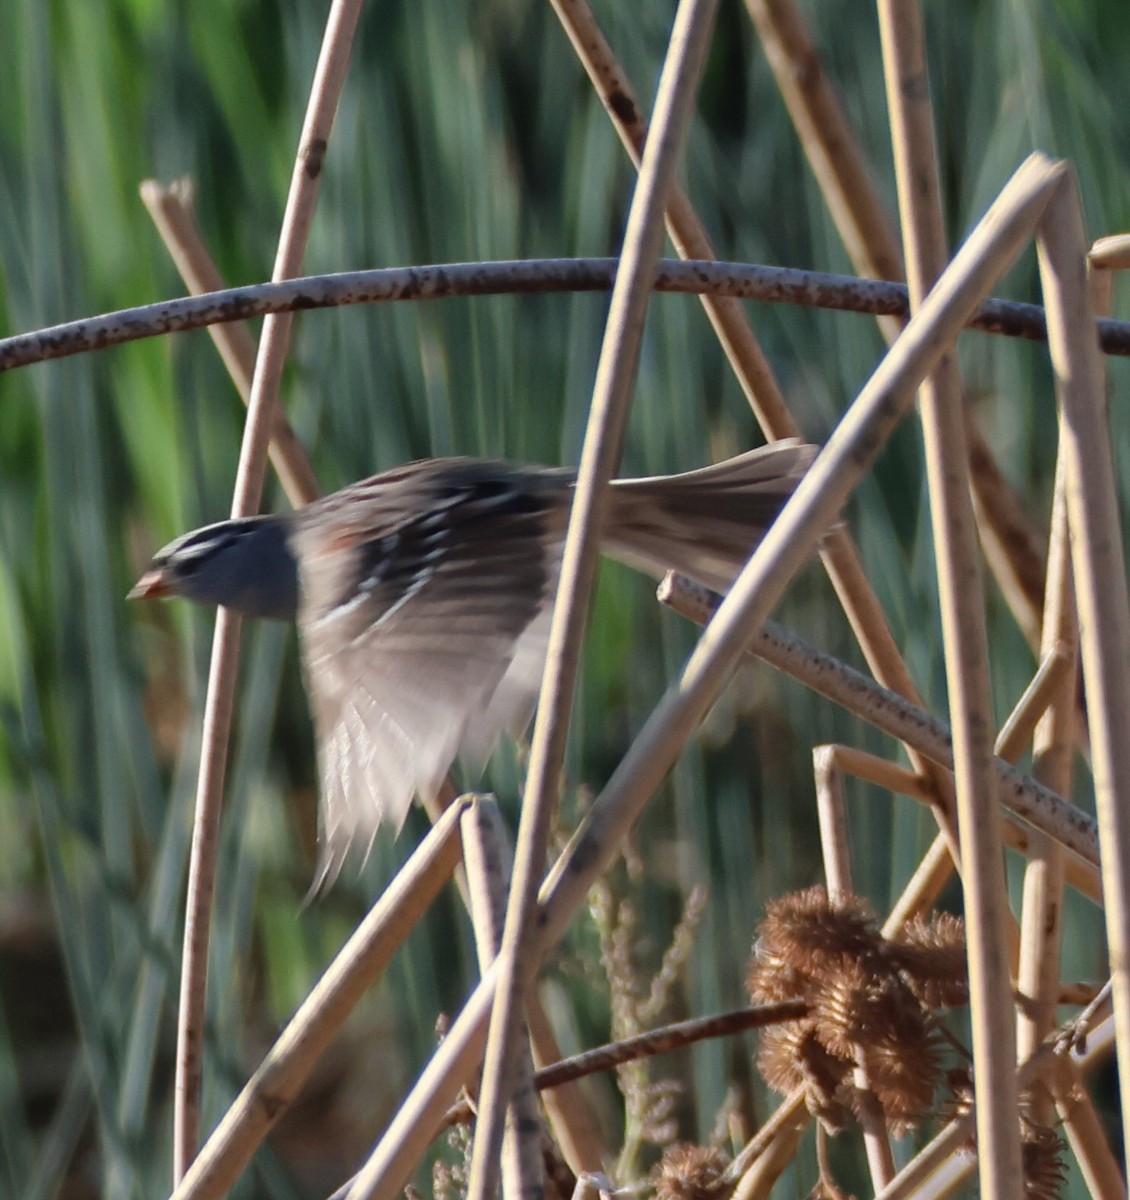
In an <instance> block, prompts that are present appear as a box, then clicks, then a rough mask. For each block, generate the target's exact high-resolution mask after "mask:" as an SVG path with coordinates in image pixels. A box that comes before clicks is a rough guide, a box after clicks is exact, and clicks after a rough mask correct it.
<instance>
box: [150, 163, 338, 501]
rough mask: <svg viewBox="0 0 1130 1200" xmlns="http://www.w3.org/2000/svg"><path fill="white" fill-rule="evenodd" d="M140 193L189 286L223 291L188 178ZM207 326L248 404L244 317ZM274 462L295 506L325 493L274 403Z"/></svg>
mask: <svg viewBox="0 0 1130 1200" xmlns="http://www.w3.org/2000/svg"><path fill="white" fill-rule="evenodd" d="M140 191H141V199H142V202H143V203H144V205H145V207H146V208H147V209H148V210H149V215H150V217H152V218H153V224H154V225H156V227H157V231H158V233H160V235H161V240H162V241H163V242H164V243H165V248H166V249H167V250H168V251H169V255H170V256H171V258H172V260H173V262H174V263H175V264H176V268H177V270H178V271H179V272H180V274H181V278H182V279H183V280H184V281H185V283H186V284H187V285H188V290H189V292H190V293H191V294H192V295H194V296H200V295H203V294H205V293H207V292H218V291H220V290H221V289H222V288H223V287H224V281H223V278H222V277H221V275H220V272H219V271H218V270H217V268H216V264H215V263H214V262H213V261H212V256H211V255H210V254H209V253H208V249H207V247H206V246H205V245H204V240H203V238H202V237H201V236H200V230H199V229H198V228H197V225H196V217H195V215H194V213H193V211H192V204H191V201H190V199H189V187H188V184H187V181H185V180H181V181H180V182H179V183H175V184H173V185H172V186H171V187H166V186H164V185H163V184H160V183H158V182H157V181H156V180H155V179H146V180H144V181H143V182H142V184H141V188H140ZM208 332H209V333H210V334H211V336H212V341H213V342H214V343H215V345H216V349H217V350H218V351H219V352H220V357H221V358H222V359H223V361H224V366H225V367H227V370H228V374H229V375H230V376H231V378H232V380H233V382H234V383H235V386H236V391H237V392H238V393H239V395H240V397H241V398H242V400H243V402H244V404H246V403H247V402H248V401H249V400H250V399H251V381H252V377H253V376H254V374H255V343H254V341H253V340H252V338H251V334H250V333H248V331H247V326H246V325H245V324H244V323H243V322H230V323H227V324H224V325H211V326H209V328H208ZM270 455H271V462H272V463H273V464H274V468H275V470H276V471H277V472H278V476H279V479H280V480H281V481H282V485H283V490H284V491H285V492H286V496H287V499H288V500H289V501H290V502H291V504H292V505H293V506H294V507H295V508H301V507H302V505H304V504H309V503H310V501H311V500H316V499H317V498H318V497H319V496H320V495H321V494H322V493H321V489H320V488H319V487H318V480H317V478H316V476H315V475H314V468H313V467H312V466H311V465H310V459H309V457H308V456H307V454H306V451H305V449H304V448H303V446H302V443H301V442H300V441H299V440H298V435H297V434H296V433H295V432H294V429H293V428H292V426H291V424H290V422H289V421H288V420H287V418H286V413H284V412H283V411H282V409H281V408H279V407H278V406H277V405H276V406H275V408H274V416H273V427H272V429H271V448H270Z"/></svg>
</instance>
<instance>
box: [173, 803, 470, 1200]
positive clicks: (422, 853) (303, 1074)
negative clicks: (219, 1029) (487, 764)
mask: <svg viewBox="0 0 1130 1200" xmlns="http://www.w3.org/2000/svg"><path fill="white" fill-rule="evenodd" d="M468 807H472V808H473V807H474V804H473V802H472V800H471V798H470V797H467V798H464V799H463V800H460V801H459V802H458V803H457V804H456V805H454V806H453V807H452V808H450V809H449V810H448V812H447V813H446V814H445V815H444V816H443V817H442V818H441V819H440V821H439V822H437V823H436V825H434V826H433V827H432V829H431V830H430V831H429V832H428V834H427V836H426V837H425V838H424V840H423V841H422V842H421V843H420V845H419V846H418V847H417V848H416V850H415V851H413V853H412V856H411V857H410V858H409V860H408V861H407V862H406V863H405V864H404V866H403V867H402V868H401V869H400V871H399V872H398V873H397V875H396V877H395V878H394V879H393V880H392V882H391V883H390V884H389V886H388V887H387V888H386V889H385V891H384V892H383V894H382V895H381V897H380V899H379V900H378V901H377V902H376V904H374V905H373V907H372V908H371V909H370V910H369V913H368V915H367V916H366V917H365V919H364V920H363V921H362V922H361V924H360V925H358V927H357V929H356V930H354V932H353V933H352V934H351V935H350V938H349V940H348V941H347V942H346V943H345V945H344V946H343V947H342V948H341V950H340V951H339V952H338V954H337V956H336V957H335V959H334V960H333V962H332V963H331V964H330V965H329V967H327V968H326V971H325V973H324V974H323V975H322V978H321V979H320V980H319V981H318V983H317V984H316V985H315V986H314V988H313V989H312V990H311V992H310V993H309V995H308V996H307V997H306V999H305V1000H304V1001H303V1002H302V1004H301V1006H300V1007H299V1009H298V1011H297V1012H296V1013H295V1014H294V1016H293V1017H292V1018H291V1020H290V1022H289V1023H288V1025H287V1027H286V1029H284V1030H283V1032H282V1034H281V1035H280V1036H279V1038H278V1040H277V1041H276V1042H275V1044H274V1046H273V1047H272V1048H271V1050H270V1051H269V1052H268V1053H267V1055H266V1057H265V1058H264V1059H263V1062H262V1063H261V1064H260V1066H259V1068H258V1070H257V1071H256V1072H255V1074H254V1075H252V1077H251V1078H250V1079H249V1080H248V1082H247V1084H246V1085H245V1086H244V1088H243V1091H242V1092H241V1093H240V1095H239V1096H238V1098H237V1099H236V1101H235V1102H234V1103H233V1104H232V1106H231V1108H229V1110H228V1112H227V1114H226V1115H225V1117H224V1119H223V1120H222V1121H221V1122H220V1124H219V1125H218V1126H217V1128H216V1129H215V1131H214V1132H213V1133H212V1135H211V1137H210V1138H209V1139H208V1141H207V1143H206V1145H205V1146H204V1148H203V1149H202V1150H201V1152H200V1154H199V1155H198V1156H197V1157H196V1159H195V1160H194V1161H193V1163H192V1165H191V1166H190V1168H189V1170H188V1173H187V1174H186V1175H185V1177H184V1178H183V1179H182V1180H181V1181H180V1183H179V1185H178V1186H177V1189H176V1191H175V1192H174V1193H173V1195H174V1197H175V1200H213V1198H214V1197H219V1196H222V1195H226V1194H227V1191H228V1189H229V1188H231V1186H232V1185H233V1184H234V1183H235V1181H236V1179H237V1178H238V1177H239V1174H240V1172H241V1171H242V1170H243V1168H244V1167H245V1166H246V1165H247V1163H248V1162H249V1161H250V1160H251V1156H252V1155H253V1154H254V1152H255V1150H256V1148H257V1147H258V1146H259V1145H260V1143H261V1142H262V1141H263V1139H264V1137H266V1135H267V1134H268V1133H269V1132H270V1130H271V1127H272V1126H273V1125H274V1123H275V1121H276V1120H278V1118H279V1116H280V1115H281V1114H282V1113H283V1112H284V1111H285V1109H286V1106H287V1105H288V1104H289V1103H290V1101H291V1100H293V1099H294V1097H295V1096H296V1095H297V1094H298V1091H299V1089H300V1088H301V1086H302V1084H303V1082H304V1081H305V1080H306V1079H307V1077H308V1076H309V1074H310V1071H311V1070H312V1068H313V1067H314V1065H315V1063H316V1062H317V1061H318V1059H319V1058H320V1056H321V1055H322V1054H323V1052H324V1051H325V1049H326V1047H327V1046H328V1045H329V1044H330V1041H331V1040H332V1038H333V1037H334V1035H335V1034H336V1033H337V1032H338V1030H339V1029H340V1028H341V1026H342V1024H343V1023H344V1022H345V1019H346V1018H347V1017H348V1016H349V1014H350V1012H351V1011H352V1010H353V1008H354V1007H355V1006H356V1004H357V1001H358V1000H359V999H360V998H361V997H362V996H363V995H364V994H365V992H366V991H367V990H368V989H369V988H370V987H371V986H372V983H373V981H374V980H375V979H376V978H377V976H378V975H379V974H380V973H381V971H383V970H384V967H385V964H386V963H387V962H388V960H389V958H390V957H391V955H392V953H393V951H395V949H396V948H397V947H398V946H399V945H400V944H401V942H403V941H404V939H405V937H407V935H408V934H409V933H410V932H411V930H412V929H413V928H414V927H415V925H416V923H417V922H418V921H419V919H420V917H421V916H422V914H423V913H424V912H425V911H426V910H427V908H428V906H429V905H430V904H431V902H432V901H433V900H434V899H435V897H436V896H437V895H438V893H439V891H440V889H441V888H442V887H443V886H444V885H445V884H446V882H447V880H448V879H449V878H450V877H451V872H452V871H453V870H454V868H455V865H456V863H457V862H458V861H459V852H460V839H459V821H460V819H461V817H462V815H463V813H464V811H465V810H466V809H467V808H468Z"/></svg>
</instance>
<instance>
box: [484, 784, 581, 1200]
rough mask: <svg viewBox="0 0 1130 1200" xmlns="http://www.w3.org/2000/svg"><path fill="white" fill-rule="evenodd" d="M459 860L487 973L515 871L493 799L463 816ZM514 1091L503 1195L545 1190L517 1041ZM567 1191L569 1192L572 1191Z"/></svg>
mask: <svg viewBox="0 0 1130 1200" xmlns="http://www.w3.org/2000/svg"><path fill="white" fill-rule="evenodd" d="M461 824H462V830H463V862H464V865H465V867H466V870H467V885H468V892H469V895H470V900H471V921H472V923H473V925H474V928H475V951H476V953H477V955H478V959H479V970H480V971H486V970H488V969H489V967H490V964H491V963H492V962H494V960H495V958H496V957H497V956H498V950H499V947H500V945H501V944H502V932H503V927H504V924H505V921H506V897H507V893H508V891H509V887H510V878H511V876H512V875H513V873H514V855H513V852H512V851H511V849H510V840H509V835H508V833H507V831H506V825H505V823H504V822H503V820H502V816H501V814H500V813H499V811H498V804H497V803H496V802H495V799H494V797H493V796H485V797H482V798H481V802H480V803H479V804H477V805H476V806H475V807H474V808H473V809H469V810H468V811H467V812H465V813H464V814H463V820H462V823H461ZM513 1053H514V1056H515V1060H516V1061H515V1062H514V1064H513V1068H512V1070H513V1080H514V1090H513V1092H512V1094H511V1096H510V1109H511V1111H510V1114H509V1116H508V1117H507V1120H506V1127H505V1130H504V1133H503V1138H502V1154H501V1176H502V1191H503V1195H505V1196H520V1195H523V1194H526V1193H529V1194H537V1193H539V1192H544V1190H545V1166H544V1163H543V1161H542V1152H541V1145H542V1137H543V1131H542V1126H541V1117H540V1114H539V1112H538V1100H537V1092H536V1091H535V1087H534V1064H533V1060H532V1059H531V1057H530V1043H529V1040H528V1039H527V1038H520V1039H519V1040H518V1041H516V1042H515V1044H514V1047H513ZM570 1190H571V1189H570Z"/></svg>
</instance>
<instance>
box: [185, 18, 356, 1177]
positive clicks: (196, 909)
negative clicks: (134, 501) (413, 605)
mask: <svg viewBox="0 0 1130 1200" xmlns="http://www.w3.org/2000/svg"><path fill="white" fill-rule="evenodd" d="M360 7H361V5H360V0H334V4H333V6H332V8H331V9H330V13H329V17H328V19H327V22H326V30H325V34H324V37H323V42H322V48H321V52H320V54H319V57H318V64H317V67H316V68H315V72H314V82H313V85H312V87H311V92H310V100H309V103H308V105H307V109H306V118H305V121H304V123H303V128H302V134H301V138H300V140H299V147H298V155H297V159H296V161H295V166H294V172H293V175H292V177H291V185H290V192H289V194H288V196H287V204H286V211H285V213H284V215H283V224H282V230H281V232H280V235H279V245H278V251H277V253H276V256H275V265H274V269H273V271H272V278H274V279H283V278H287V277H290V276H293V275H296V274H297V273H298V271H299V269H300V267H301V265H302V256H303V253H304V251H305V246H306V238H307V235H308V233H309V229H310V221H311V219H312V215H313V210H314V203H315V200H316V198H317V191H318V182H319V180H320V178H321V174H322V170H321V168H322V161H323V159H324V157H325V152H326V141H327V139H328V138H329V133H330V127H331V126H332V124H333V116H334V112H335V110H336V108H337V101H338V97H339V95H340V93H341V87H342V84H343V83H344V80H345V71H346V67H347V65H348V62H349V52H350V49H351V47H352V43H353V31H354V28H355V26H356V21H357V17H358V14H359V12H360ZM291 320H292V318H291V317H290V315H288V314H287V315H284V314H276V315H273V316H270V317H268V318H267V320H266V321H265V322H264V324H263V333H262V338H261V340H260V343H259V355H258V357H257V359H256V362H255V376H254V379H253V381H252V385H251V397H250V400H249V402H248V408H247V422H246V424H245V426H244V431H243V442H242V444H241V446H240V454H239V466H238V469H237V472H236V480H235V489H234V495H233V497H232V516H236V517H238V516H246V515H248V514H250V513H253V512H255V511H256V509H257V508H258V507H259V497H260V494H261V492H262V487H263V476H264V474H265V470H266V461H267V447H268V444H269V442H270V436H271V428H272V424H273V421H274V417H273V413H274V407H275V403H276V399H277V396H278V388H279V382H280V380H281V379H282V372H283V365H284V363H285V360H286V353H287V349H288V346H289V344H290V325H291ZM239 630H240V619H239V616H238V614H236V613H235V612H234V611H233V610H231V609H228V608H221V609H219V610H218V612H217V614H216V627H215V632H214V634H213V642H212V661H211V664H210V668H209V674H208V693H207V699H206V700H205V705H204V736H203V742H202V747H201V769H200V777H199V781H198V784H197V792H196V809H195V816H194V820H193V836H192V853H191V858H190V861H189V869H188V888H187V896H186V900H185V933H184V948H183V954H182V961H181V992H180V1005H179V1009H178V1015H177V1060H176V1085H175V1090H174V1116H173V1176H174V1180H180V1179H181V1178H182V1177H183V1176H184V1173H185V1171H186V1170H187V1168H188V1165H189V1163H190V1162H191V1161H192V1157H193V1155H194V1154H195V1153H196V1146H197V1143H198V1141H199V1134H200V1084H201V1073H202V1068H203V1053H202V1050H203V1029H204V1009H205V995H206V987H207V974H208V945H209V929H210V925H211V919H212V895H213V892H214V890H215V873H216V848H217V844H218V841H219V832H218V831H219V823H220V808H221V801H222V797H223V790H224V770H225V765H226V759H227V750H228V740H229V737H230V733H231V717H232V709H233V706H234V697H235V681H236V670H237V666H238V658H239Z"/></svg>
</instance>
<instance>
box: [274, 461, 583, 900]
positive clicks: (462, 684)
mask: <svg viewBox="0 0 1130 1200" xmlns="http://www.w3.org/2000/svg"><path fill="white" fill-rule="evenodd" d="M499 470H500V468H499V465H498V464H469V465H468V467H467V468H466V469H465V471H464V472H463V475H462V477H457V478H456V479H455V480H452V479H451V478H450V467H449V468H448V472H447V476H445V479H444V484H443V488H442V491H436V490H434V489H433V490H427V489H425V490H427V494H425V495H417V496H415V497H412V496H406V497H400V496H396V497H389V499H396V500H401V499H403V500H404V501H405V503H404V504H403V505H401V504H388V505H384V504H374V505H363V506H361V507H360V508H358V507H357V506H350V505H348V504H346V505H344V506H342V505H341V502H340V500H339V501H338V516H339V519H337V520H335V521H333V523H332V526H331V527H330V528H329V529H327V527H326V526H323V527H322V528H321V529H320V530H316V531H311V529H310V527H309V526H306V527H300V528H299V530H298V531H297V533H296V537H297V539H298V541H299V544H298V546H297V549H298V560H299V562H300V564H301V566H300V582H301V592H302V599H301V606H300V614H299V628H300V632H301V639H302V650H303V659H304V665H305V670H306V677H307V690H308V691H309V694H310V700H311V706H312V708H313V712H314V720H315V726H316V729H317V735H318V747H319V756H320V764H321V773H322V806H321V826H322V828H321V835H322V861H321V864H320V871H319V879H318V884H317V885H316V886H321V884H322V883H324V882H325V881H327V880H329V879H332V877H333V876H335V875H336V874H337V872H338V871H339V870H340V868H341V865H342V862H343V861H344V859H345V857H346V855H347V853H348V851H349V848H350V847H351V846H354V845H361V846H362V847H365V848H367V847H369V846H371V844H372V839H373V837H374V835H375V834H376V831H377V829H378V828H379V827H380V826H381V825H382V824H387V825H390V826H392V828H393V830H394V831H395V830H398V829H399V828H400V826H401V825H402V824H403V821H404V818H405V815H406V814H407V811H408V807H409V805H410V804H411V802H412V798H413V796H414V795H416V794H417V793H419V794H423V795H434V794H435V792H436V791H437V790H438V788H439V785H440V784H441V782H442V780H443V778H444V776H445V775H446V774H447V772H448V770H449V768H450V767H451V764H452V761H453V760H454V759H455V757H456V755H457V754H458V753H459V752H460V750H461V749H463V748H466V749H468V750H469V751H470V752H472V753H474V754H476V755H478V756H481V757H485V756H486V754H488V753H489V751H490V749H491V747H492V746H493V744H494V742H495V740H496V739H497V737H498V735H499V733H500V732H501V731H502V729H503V728H506V727H508V726H509V727H512V726H513V725H514V724H516V723H518V722H519V721H524V720H528V717H529V714H530V712H531V711H532V705H533V701H534V699H535V697H536V689H537V686H538V681H539V678H540V672H541V664H542V662H543V660H544V654H545V645H544V642H545V633H546V632H547V629H548V622H547V621H545V620H541V621H538V620H537V618H538V616H539V614H540V613H541V612H542V610H543V609H545V608H546V607H547V606H548V604H549V602H550V600H551V599H552V591H553V588H554V586H555V585H556V573H557V563H558V559H559V540H560V529H561V523H562V521H563V513H562V512H560V507H561V501H562V499H563V498H564V489H563V488H562V487H561V485H560V484H557V483H556V482H554V483H553V485H552V486H544V485H543V486H533V487H531V486H528V481H527V479H526V475H527V473H525V472H522V473H519V472H513V471H512V472H509V473H508V474H506V475H503V476H502V477H501V478H500V475H499ZM379 478H380V477H378V480H379ZM376 482H377V481H368V482H367V483H366V484H361V485H357V486H358V487H359V488H364V487H368V488H370V489H371V488H372V487H373V486H374V484H375V483H376ZM428 482H429V481H428V479H427V478H426V476H425V478H424V479H422V480H420V481H419V482H418V484H417V486H424V485H426V484H428ZM536 482H538V483H541V480H540V478H539V479H537V480H536ZM361 509H364V510H367V512H368V514H369V515H370V516H371V515H372V513H374V512H377V513H379V514H380V520H379V523H374V522H373V521H371V520H370V521H368V522H362V523H359V522H358V513H359V511H361ZM419 513H422V514H424V515H423V516H418V515H413V514H419ZM330 515H331V514H326V516H327V517H329V516H330ZM327 532H329V534H330V536H329V537H327V536H326V533H327ZM315 533H316V536H315Z"/></svg>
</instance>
